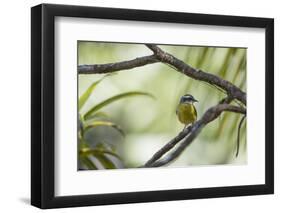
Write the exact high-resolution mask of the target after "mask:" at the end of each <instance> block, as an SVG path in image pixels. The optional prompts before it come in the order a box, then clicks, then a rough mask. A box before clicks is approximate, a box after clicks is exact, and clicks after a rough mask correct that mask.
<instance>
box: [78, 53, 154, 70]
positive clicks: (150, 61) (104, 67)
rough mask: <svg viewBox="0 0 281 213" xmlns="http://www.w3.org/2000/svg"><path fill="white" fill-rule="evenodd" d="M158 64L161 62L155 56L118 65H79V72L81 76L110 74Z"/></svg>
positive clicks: (118, 63)
mask: <svg viewBox="0 0 281 213" xmlns="http://www.w3.org/2000/svg"><path fill="white" fill-rule="evenodd" d="M156 62H159V60H158V59H157V58H156V57H155V55H150V56H144V57H140V58H136V59H133V60H129V61H122V62H117V63H108V64H92V65H87V64H86V65H79V66H78V72H79V74H97V73H110V72H116V71H120V70H128V69H132V68H135V67H141V66H144V65H147V64H153V63H156Z"/></svg>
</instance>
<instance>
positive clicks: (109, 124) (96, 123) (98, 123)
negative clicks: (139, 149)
mask: <svg viewBox="0 0 281 213" xmlns="http://www.w3.org/2000/svg"><path fill="white" fill-rule="evenodd" d="M98 126H106V127H112V128H114V129H116V130H117V131H118V132H120V133H121V134H122V135H123V136H125V133H124V131H123V130H122V128H121V127H120V126H119V125H117V124H115V123H112V122H110V121H94V122H92V123H91V124H89V125H88V126H86V127H85V129H84V133H85V132H86V131H88V130H90V129H92V128H96V127H98Z"/></svg>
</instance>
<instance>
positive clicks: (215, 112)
mask: <svg viewBox="0 0 281 213" xmlns="http://www.w3.org/2000/svg"><path fill="white" fill-rule="evenodd" d="M223 111H229V112H235V113H241V114H245V115H246V109H245V108H242V107H238V106H233V105H229V104H221V103H219V104H218V105H216V106H214V107H211V108H209V109H208V110H207V111H206V112H205V113H204V115H203V116H202V118H201V119H200V120H198V121H196V122H195V123H194V124H193V125H192V127H191V129H190V131H189V134H188V135H187V137H186V138H185V139H184V141H183V142H182V143H180V144H179V146H178V147H176V148H175V150H174V151H173V152H171V153H170V154H168V155H167V156H165V157H164V158H162V159H160V160H158V161H154V162H152V161H151V160H150V162H149V164H148V162H147V163H145V165H144V167H159V166H163V165H166V164H168V163H171V162H172V161H174V160H175V159H176V158H177V157H178V156H179V155H180V154H181V153H182V152H183V151H184V150H185V148H186V147H187V146H188V145H190V144H191V143H192V141H193V140H194V139H195V138H196V137H197V135H198V134H199V133H200V132H201V130H202V129H203V127H204V126H206V125H207V124H208V123H210V122H211V121H213V120H214V119H216V118H217V117H218V116H219V115H220V114H221V113H222V112H223ZM162 149H163V148H162ZM160 150H161V149H160ZM162 156H163V155H162ZM158 159H159V158H158Z"/></svg>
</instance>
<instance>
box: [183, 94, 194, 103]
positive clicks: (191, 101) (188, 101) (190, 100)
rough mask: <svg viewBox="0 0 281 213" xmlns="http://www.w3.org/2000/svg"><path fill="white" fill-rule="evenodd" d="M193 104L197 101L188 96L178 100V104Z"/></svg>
mask: <svg viewBox="0 0 281 213" xmlns="http://www.w3.org/2000/svg"><path fill="white" fill-rule="evenodd" d="M194 102H198V101H197V100H196V99H195V98H194V97H193V96H192V95H190V94H185V95H183V96H182V97H181V99H180V103H190V104H192V103H194Z"/></svg>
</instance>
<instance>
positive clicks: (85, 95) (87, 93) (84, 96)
mask: <svg viewBox="0 0 281 213" xmlns="http://www.w3.org/2000/svg"><path fill="white" fill-rule="evenodd" d="M110 75H112V74H107V75H105V76H103V77H102V78H101V79H100V80H98V81H95V82H94V83H92V84H91V85H90V86H89V87H88V89H87V90H86V91H85V92H84V93H83V94H82V95H81V97H80V98H79V102H78V105H79V106H78V108H79V110H80V109H81V108H82V107H83V106H84V104H85V103H86V102H87V100H88V99H89V97H90V95H91V94H92V92H93V91H94V89H95V88H96V86H97V85H98V84H99V83H100V82H101V81H102V80H103V79H105V78H106V77H108V76H110Z"/></svg>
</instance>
